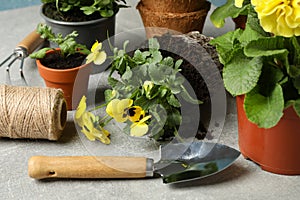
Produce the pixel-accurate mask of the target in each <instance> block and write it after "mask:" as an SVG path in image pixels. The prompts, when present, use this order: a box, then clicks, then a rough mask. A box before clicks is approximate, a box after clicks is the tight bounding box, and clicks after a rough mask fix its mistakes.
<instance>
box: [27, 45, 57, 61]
mask: <svg viewBox="0 0 300 200" xmlns="http://www.w3.org/2000/svg"><path fill="white" fill-rule="evenodd" d="M51 49H52V48H50V47H49V48H43V49H40V50H39V51H36V52H34V53H32V54H30V58H33V59H41V58H44V57H45V55H46V52H47V51H49V50H51Z"/></svg>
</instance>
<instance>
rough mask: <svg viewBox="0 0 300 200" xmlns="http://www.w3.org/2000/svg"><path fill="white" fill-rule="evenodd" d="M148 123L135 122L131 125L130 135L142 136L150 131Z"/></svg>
mask: <svg viewBox="0 0 300 200" xmlns="http://www.w3.org/2000/svg"><path fill="white" fill-rule="evenodd" d="M148 129H149V128H148V125H147V124H146V123H133V124H132V125H131V126H130V135H131V136H134V137H141V136H143V135H145V134H146V133H147V132H148Z"/></svg>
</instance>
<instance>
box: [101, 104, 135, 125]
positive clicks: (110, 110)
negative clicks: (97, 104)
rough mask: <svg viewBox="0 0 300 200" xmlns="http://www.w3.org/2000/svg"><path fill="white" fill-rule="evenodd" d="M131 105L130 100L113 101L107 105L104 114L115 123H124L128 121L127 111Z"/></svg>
mask: <svg viewBox="0 0 300 200" xmlns="http://www.w3.org/2000/svg"><path fill="white" fill-rule="evenodd" d="M132 104H133V100H132V99H122V100H119V99H113V100H111V101H110V102H109V103H108V105H107V107H106V112H107V114H108V115H109V116H111V117H113V118H114V119H115V120H116V121H117V122H125V121H126V120H127V119H128V109H129V108H130V107H131V106H132Z"/></svg>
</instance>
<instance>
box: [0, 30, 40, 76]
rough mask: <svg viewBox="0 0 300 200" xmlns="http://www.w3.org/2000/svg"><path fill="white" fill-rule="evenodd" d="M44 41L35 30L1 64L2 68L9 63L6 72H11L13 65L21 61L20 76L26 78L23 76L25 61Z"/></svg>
mask: <svg viewBox="0 0 300 200" xmlns="http://www.w3.org/2000/svg"><path fill="white" fill-rule="evenodd" d="M43 41H44V39H42V38H41V37H40V35H39V34H38V33H37V32H36V31H35V30H34V31H32V32H31V33H29V34H28V35H27V36H26V37H25V38H24V39H23V40H22V41H21V42H20V43H19V44H18V45H17V47H16V48H15V49H14V50H13V52H12V54H10V55H9V56H8V57H7V58H6V59H5V60H3V61H2V62H1V63H0V67H2V66H3V65H4V64H5V63H7V62H9V63H8V64H7V66H6V70H7V71H9V69H10V67H11V65H12V64H13V63H14V62H15V61H16V60H17V59H19V60H21V64H20V74H21V77H22V78H24V75H23V65H24V59H25V58H26V57H27V56H28V55H29V54H31V53H32V52H33V51H34V50H35V49H36V48H37V47H39V46H40V45H41V44H42V43H43Z"/></svg>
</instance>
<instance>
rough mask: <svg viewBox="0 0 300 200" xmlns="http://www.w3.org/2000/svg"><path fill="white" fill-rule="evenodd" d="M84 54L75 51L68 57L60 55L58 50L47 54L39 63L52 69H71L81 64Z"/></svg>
mask: <svg viewBox="0 0 300 200" xmlns="http://www.w3.org/2000/svg"><path fill="white" fill-rule="evenodd" d="M85 58H86V55H83V54H80V53H76V54H73V55H70V56H68V57H62V55H61V54H60V53H59V52H56V53H52V54H48V55H47V56H45V57H44V58H43V59H41V63H42V64H43V65H44V66H46V67H49V68H52V69H71V68H75V67H78V66H81V65H82V64H83V61H84V59H85Z"/></svg>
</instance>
